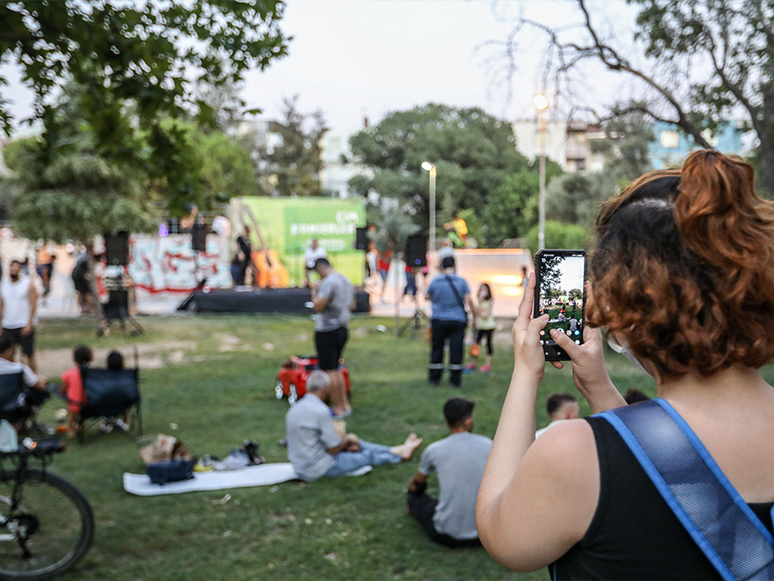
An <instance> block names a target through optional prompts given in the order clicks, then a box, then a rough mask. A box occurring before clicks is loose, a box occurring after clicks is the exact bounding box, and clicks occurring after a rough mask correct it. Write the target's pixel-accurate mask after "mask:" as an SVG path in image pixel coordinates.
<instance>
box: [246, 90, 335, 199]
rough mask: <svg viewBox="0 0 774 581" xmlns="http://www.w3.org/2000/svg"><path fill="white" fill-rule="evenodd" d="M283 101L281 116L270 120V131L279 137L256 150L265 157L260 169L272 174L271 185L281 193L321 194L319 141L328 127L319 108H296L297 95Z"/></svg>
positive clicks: (275, 190) (284, 194)
mask: <svg viewBox="0 0 774 581" xmlns="http://www.w3.org/2000/svg"><path fill="white" fill-rule="evenodd" d="M283 105H284V111H283V120H282V121H272V122H271V123H270V124H269V132H270V133H271V134H272V135H274V136H276V137H277V138H278V139H279V143H278V144H277V145H273V146H270V147H266V148H264V149H262V150H260V151H259V155H260V156H261V158H262V159H263V160H264V161H265V168H264V169H263V171H262V172H261V173H262V174H264V175H268V176H271V177H272V178H273V179H272V180H271V182H272V184H273V186H272V189H273V190H274V192H276V193H278V194H279V195H281V196H291V195H299V196H316V195H320V194H321V193H323V192H322V188H321V186H320V171H321V170H322V168H323V163H322V157H321V153H322V149H321V143H320V141H321V140H322V138H323V135H325V133H326V132H327V131H328V126H327V125H326V124H325V119H324V117H323V114H322V111H315V112H314V113H312V114H304V113H301V112H300V111H299V110H298V95H295V96H294V97H293V98H291V99H285V100H284V101H283ZM309 120H311V124H310V123H308V121H309ZM274 192H271V193H274ZM267 193H269V192H267Z"/></svg>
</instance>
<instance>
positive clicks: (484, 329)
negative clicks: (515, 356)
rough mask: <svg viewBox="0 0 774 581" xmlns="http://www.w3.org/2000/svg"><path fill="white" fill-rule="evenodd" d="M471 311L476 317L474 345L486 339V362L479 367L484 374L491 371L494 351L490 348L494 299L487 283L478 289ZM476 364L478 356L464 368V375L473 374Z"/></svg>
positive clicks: (481, 343) (480, 343)
mask: <svg viewBox="0 0 774 581" xmlns="http://www.w3.org/2000/svg"><path fill="white" fill-rule="evenodd" d="M473 311H474V312H475V314H476V316H475V318H474V323H475V325H476V341H475V342H476V343H477V344H478V345H479V346H481V345H483V341H484V339H486V361H485V362H484V365H482V366H481V372H482V373H486V372H487V371H490V370H491V369H492V353H493V351H494V349H493V347H492V335H493V334H494V330H495V319H494V297H492V289H491V288H489V285H488V284H487V283H485V282H484V283H481V286H480V287H478V305H476V306H475V307H473ZM477 362H478V356H476V357H475V359H474V360H473V361H472V362H471V363H470V365H468V366H467V367H466V368H465V371H466V373H473V372H474V371H475V370H476V363H477Z"/></svg>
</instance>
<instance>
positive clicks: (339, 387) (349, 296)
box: [312, 258, 355, 417]
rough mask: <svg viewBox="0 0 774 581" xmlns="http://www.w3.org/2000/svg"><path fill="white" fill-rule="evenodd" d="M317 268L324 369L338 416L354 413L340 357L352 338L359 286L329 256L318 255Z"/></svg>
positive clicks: (317, 338)
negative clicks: (350, 336) (345, 385)
mask: <svg viewBox="0 0 774 581" xmlns="http://www.w3.org/2000/svg"><path fill="white" fill-rule="evenodd" d="M314 270H315V272H317V274H319V275H320V282H319V283H317V284H316V285H315V286H314V287H312V303H313V304H314V312H315V313H317V320H316V321H315V334H314V343H315V346H316V347H317V359H318V361H319V366H320V369H321V370H322V371H325V372H326V373H327V374H328V376H329V377H330V379H331V406H332V408H333V413H334V415H336V416H337V417H343V416H345V415H349V414H351V413H352V408H351V407H350V405H349V400H348V398H347V390H346V389H345V387H344V377H343V376H342V375H341V371H340V370H339V360H340V359H341V355H342V354H343V353H344V346H345V345H346V344H347V339H349V314H350V310H351V309H352V307H353V303H354V298H355V287H354V286H352V283H351V282H350V281H349V279H348V278H347V277H345V276H344V275H343V274H341V273H340V272H336V271H335V270H334V269H333V267H332V266H331V263H330V262H328V259H327V258H318V259H317V262H315V264H314Z"/></svg>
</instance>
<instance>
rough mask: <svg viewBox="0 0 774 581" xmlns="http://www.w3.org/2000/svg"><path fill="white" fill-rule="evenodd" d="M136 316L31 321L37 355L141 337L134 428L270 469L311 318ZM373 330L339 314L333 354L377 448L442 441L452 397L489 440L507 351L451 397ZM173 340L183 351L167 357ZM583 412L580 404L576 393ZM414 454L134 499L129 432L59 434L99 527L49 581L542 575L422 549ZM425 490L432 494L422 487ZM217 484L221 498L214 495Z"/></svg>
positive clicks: (61, 470) (62, 464) (547, 383)
mask: <svg viewBox="0 0 774 581" xmlns="http://www.w3.org/2000/svg"><path fill="white" fill-rule="evenodd" d="M141 322H142V324H143V325H144V326H145V328H146V329H147V333H146V334H145V335H143V336H141V337H136V338H133V339H128V340H125V339H123V338H122V337H118V336H115V335H114V336H111V337H108V338H103V339H95V338H94V337H93V326H92V325H93V324H92V323H91V322H89V321H84V320H47V321H44V322H43V323H42V324H41V326H40V329H39V333H38V337H39V349H40V350H41V358H43V357H45V350H47V349H49V350H50V349H62V348H72V347H73V346H74V345H75V344H77V343H80V342H85V343H88V344H90V345H92V346H93V347H100V348H105V347H117V348H122V349H124V350H125V352H130V351H131V345H133V344H138V345H141V346H142V344H145V349H146V351H145V352H147V349H148V347H147V344H148V343H151V344H152V345H153V350H154V358H155V359H156V361H157V362H158V360H159V358H161V363H162V365H161V366H159V367H158V368H156V369H145V370H142V371H141V377H142V379H143V383H142V391H143V397H144V399H143V421H144V427H145V433H146V434H156V433H168V434H173V435H175V436H176V437H178V438H180V439H182V440H183V441H184V442H185V444H186V445H187V446H188V447H189V449H190V450H191V452H192V453H193V454H195V455H204V454H208V453H209V454H214V455H220V456H224V455H225V454H226V453H227V452H228V451H229V450H230V449H231V448H233V447H238V446H239V445H241V443H242V441H243V440H245V439H252V440H255V441H257V442H259V443H260V445H261V454H262V455H263V456H264V457H265V458H266V460H267V461H268V462H285V461H287V455H286V451H285V449H284V448H281V447H279V446H278V445H277V441H278V440H279V439H280V438H282V437H283V436H284V415H285V412H286V411H287V409H288V406H287V403H286V402H285V401H278V400H277V399H275V396H274V378H275V375H276V373H277V370H278V369H279V367H280V365H281V363H282V362H283V360H284V359H285V358H286V357H287V356H289V355H291V354H308V353H310V352H312V351H313V347H312V332H313V323H312V321H311V320H310V319H309V318H307V317H290V316H248V315H245V316H202V315H200V316H175V317H171V316H170V317H152V318H151V317H144V318H142V319H141ZM380 324H383V325H386V326H387V327H388V328H390V329H392V328H393V326H394V322H392V321H390V320H387V319H382V320H380V319H376V318H371V317H359V318H354V319H353V321H352V325H351V339H350V344H349V345H348V348H347V351H346V353H345V355H346V360H347V365H348V366H349V369H350V373H351V376H352V394H353V398H352V401H353V406H354V409H355V413H354V415H353V416H352V417H351V418H350V419H349V421H348V426H347V427H348V430H349V431H352V432H355V433H356V434H358V435H359V436H361V437H362V438H363V439H366V440H369V441H373V442H378V443H385V444H397V443H400V442H402V441H403V439H404V438H405V436H406V435H407V434H408V433H409V432H410V431H416V432H417V433H418V434H419V435H420V436H422V437H423V438H424V439H425V443H426V444H427V443H430V442H432V441H434V440H437V439H440V438H442V437H444V436H445V435H446V426H445V424H444V421H443V416H442V406H443V403H444V402H445V401H446V399H447V398H448V397H451V396H453V395H464V396H466V397H469V398H472V399H474V400H475V401H476V402H477V406H476V415H475V420H476V431H477V432H480V433H482V434H485V435H487V436H490V437H491V436H493V435H494V432H495V428H496V422H497V419H498V417H499V410H500V406H501V404H502V401H503V398H504V396H505V392H506V389H507V387H508V381H509V378H510V372H511V366H512V363H513V355H512V352H510V349H509V348H507V347H506V346H505V345H498V349H497V350H496V353H495V357H494V364H493V372H492V373H491V374H487V375H480V374H476V375H473V376H466V377H465V378H464V382H463V387H462V389H461V390H454V391H453V390H452V389H451V388H449V387H448V384H442V386H441V387H437V388H431V387H428V385H427V383H426V365H427V358H428V347H427V345H426V344H425V343H424V342H423V341H422V339H421V338H419V337H418V338H417V339H415V340H413V341H411V340H409V339H408V338H407V337H404V338H396V337H395V335H394V334H392V333H391V332H387V333H384V332H379V331H378V330H377V325H380ZM506 324H507V322H506ZM181 341H182V342H183V343H180V342H181ZM170 344H171V345H173V346H175V345H177V346H178V347H179V346H180V345H183V347H185V349H177V348H175V349H172V350H169V349H167V347H168V346H169V345H170ZM181 351H182V355H181ZM609 362H610V369H611V373H612V375H613V379H614V381H615V382H616V385H617V386H618V387H619V389H622V390H625V389H626V388H628V387H639V388H641V389H644V390H645V391H646V392H647V393H649V394H650V395H654V392H655V387H654V383H653V381H652V380H651V379H650V378H648V377H646V376H644V375H642V374H639V373H638V372H637V371H636V370H635V369H634V367H633V366H632V365H631V364H629V362H628V361H626V360H625V359H623V358H622V357H617V356H611V357H610V358H609ZM140 365H141V367H142V358H141V361H140ZM568 367H569V366H568ZM555 391H569V392H573V391H574V387H573V384H572V377H571V373H570V370H569V368H567V369H564V370H561V371H559V370H555V369H553V368H551V367H549V368H548V369H547V372H546V379H545V380H544V382H543V384H542V385H541V388H540V395H539V401H538V424H539V425H545V424H546V423H547V417H546V413H545V410H544V402H545V399H546V397H547V396H548V395H549V394H550V393H552V392H555ZM57 407H59V402H53V403H48V404H47V405H46V407H45V408H44V411H43V413H42V419H43V420H44V421H53V417H54V411H55V409H56V408H57ZM581 410H582V414H583V415H587V414H588V413H589V408H588V406H587V404H586V403H585V401H584V402H581ZM170 424H176V427H177V429H173V428H172V427H171V425H170ZM424 447H425V446H424V445H423V447H422V448H421V449H420V452H421V451H422V450H423V449H424ZM418 461H419V454H417V455H416V456H415V458H414V459H412V461H411V462H408V463H403V464H399V465H391V466H384V467H379V468H377V469H375V470H374V471H373V472H372V473H370V474H368V475H365V476H361V477H354V478H341V479H337V480H322V481H319V482H315V483H313V484H303V483H300V482H293V483H285V484H281V485H278V486H274V487H261V488H253V489H234V490H229V491H216V492H195V493H188V494H183V495H171V496H160V497H149V498H142V497H135V496H131V495H129V494H128V493H126V492H124V491H123V489H122V474H123V473H124V472H142V471H143V470H144V467H143V464H142V463H141V461H140V459H139V457H138V456H137V449H136V447H135V445H134V444H133V443H132V442H130V441H129V440H128V439H127V438H125V437H123V436H122V435H120V434H116V433H112V434H107V435H104V436H102V437H100V438H98V439H96V440H95V441H92V442H90V443H87V444H86V445H84V446H79V445H77V444H75V443H72V444H71V445H70V447H69V449H68V450H67V452H66V453H65V454H63V455H62V456H60V457H57V458H56V461H55V463H54V465H53V468H52V470H53V471H55V472H57V473H58V474H61V475H62V476H64V477H66V478H67V479H69V480H70V481H72V482H73V483H74V484H75V485H76V486H78V488H80V489H81V491H83V493H84V494H85V495H86V497H87V498H88V499H89V501H90V502H91V504H92V507H93V508H94V512H95V518H96V523H97V533H96V538H95V541H94V545H93V547H92V549H91V551H90V553H89V554H88V555H87V556H86V558H85V559H84V560H83V561H82V562H81V564H80V565H79V566H78V567H77V568H76V570H75V571H73V572H72V573H70V574H69V575H65V576H64V577H62V579H72V580H74V579H79V580H89V579H111V580H115V581H122V580H130V579H131V580H136V579H143V580H145V579H147V580H156V579H158V580H170V581H174V580H181V581H182V580H186V581H197V580H207V581H211V580H217V579H228V580H229V581H237V580H243V579H244V580H248V579H309V580H315V579H358V580H359V579H514V578H518V579H546V578H547V572H546V570H541V571H538V572H535V573H531V574H526V575H517V574H514V573H511V572H509V571H507V570H506V569H504V568H502V567H501V566H499V565H497V564H496V563H495V562H494V561H492V560H491V559H490V558H489V556H488V555H487V554H486V552H485V551H484V550H483V549H461V550H454V551H452V550H448V549H445V548H442V547H439V546H437V545H434V544H432V543H430V542H429V541H428V540H427V539H426V537H425V535H424V532H423V531H422V530H421V528H420V526H419V525H418V524H417V523H416V522H415V521H413V520H412V519H411V518H410V517H409V516H407V515H406V514H405V512H404V501H403V489H404V488H405V486H406V484H407V482H408V480H409V478H410V477H411V476H412V475H413V474H414V472H415V471H416V469H417V466H418ZM430 491H431V492H437V486H436V482H435V480H433V481H432V485H431V488H430ZM226 493H228V494H230V495H231V498H230V500H229V501H228V502H225V503H223V502H220V501H221V499H224V496H225V495H226Z"/></svg>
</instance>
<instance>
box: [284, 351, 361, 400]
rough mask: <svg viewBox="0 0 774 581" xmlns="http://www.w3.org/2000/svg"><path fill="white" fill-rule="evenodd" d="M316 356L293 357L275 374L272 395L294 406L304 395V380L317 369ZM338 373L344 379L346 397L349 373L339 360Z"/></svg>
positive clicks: (348, 386)
mask: <svg viewBox="0 0 774 581" xmlns="http://www.w3.org/2000/svg"><path fill="white" fill-rule="evenodd" d="M319 368H320V367H319V365H318V360H317V355H308V356H297V355H293V356H292V357H291V358H290V359H288V360H287V361H286V362H285V363H283V364H282V369H280V370H279V373H277V385H276V386H275V387H274V395H276V396H277V399H282V398H283V397H286V398H288V403H289V404H290V405H294V404H295V403H296V402H297V401H298V400H299V399H301V398H302V397H304V395H305V394H306V378H307V377H309V374H310V373H312V371H314V370H315V369H319ZM339 371H341V375H342V376H343V377H344V388H345V389H346V390H347V396H349V394H350V391H351V389H350V385H349V371H348V370H347V368H346V367H345V366H344V360H343V359H339Z"/></svg>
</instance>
